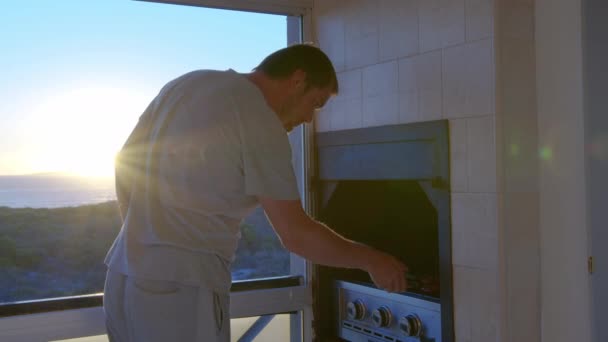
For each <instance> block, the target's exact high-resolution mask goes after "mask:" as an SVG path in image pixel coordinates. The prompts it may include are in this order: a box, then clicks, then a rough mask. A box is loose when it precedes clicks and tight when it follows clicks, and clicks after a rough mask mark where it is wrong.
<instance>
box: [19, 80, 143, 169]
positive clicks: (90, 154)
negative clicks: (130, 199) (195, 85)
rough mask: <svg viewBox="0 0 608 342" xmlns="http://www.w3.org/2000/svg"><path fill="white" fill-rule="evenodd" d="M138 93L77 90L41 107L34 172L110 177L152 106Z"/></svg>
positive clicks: (33, 126)
mask: <svg viewBox="0 0 608 342" xmlns="http://www.w3.org/2000/svg"><path fill="white" fill-rule="evenodd" d="M147 100H148V99H147V98H146V97H145V96H143V95H142V94H138V93H137V92H135V91H134V90H129V89H119V88H110V87H86V86H84V87H78V88H75V89H70V90H66V91H63V92H60V93H58V94H57V95H56V96H54V97H52V98H49V99H47V100H46V101H43V102H42V103H40V105H39V107H38V108H36V110H35V113H33V115H32V118H35V120H33V121H31V122H29V124H28V126H29V128H28V129H29V132H27V134H28V136H30V137H32V141H31V142H32V146H36V148H35V149H32V150H31V151H29V153H28V154H29V156H30V158H29V160H30V165H27V166H28V167H26V169H30V170H31V171H32V172H57V171H60V172H68V173H73V174H78V175H81V176H111V175H112V174H113V169H114V156H115V155H116V153H117V152H118V151H119V149H120V147H121V146H122V144H123V143H124V140H125V139H126V138H127V136H128V134H129V132H130V130H131V129H132V128H133V126H134V125H135V123H136V121H137V118H138V117H139V115H140V114H141V112H143V110H144V109H145V107H146V105H147Z"/></svg>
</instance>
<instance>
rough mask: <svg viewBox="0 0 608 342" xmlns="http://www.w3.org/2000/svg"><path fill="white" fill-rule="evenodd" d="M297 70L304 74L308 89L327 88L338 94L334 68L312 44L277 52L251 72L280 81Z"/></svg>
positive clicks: (292, 46)
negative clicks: (254, 71)
mask: <svg viewBox="0 0 608 342" xmlns="http://www.w3.org/2000/svg"><path fill="white" fill-rule="evenodd" d="M298 69H300V70H302V71H304V72H305V73H306V84H307V85H308V86H309V87H316V88H325V87H328V86H329V87H331V88H332V92H333V93H335V94H337V93H338V79H337V78H336V70H335V69H334V66H333V65H332V64H331V61H330V60H329V57H327V55H326V54H325V53H324V52H323V51H321V49H319V48H318V47H316V46H313V45H312V44H308V43H304V44H295V45H291V46H288V47H286V48H283V49H280V50H277V51H275V52H273V53H271V54H270V55H268V56H267V57H266V58H264V60H263V61H262V63H260V65H258V66H257V67H255V68H254V69H253V70H256V71H262V72H263V73H265V74H266V75H268V77H270V78H273V79H282V78H286V77H289V76H290V75H291V74H293V72H294V71H296V70H298Z"/></svg>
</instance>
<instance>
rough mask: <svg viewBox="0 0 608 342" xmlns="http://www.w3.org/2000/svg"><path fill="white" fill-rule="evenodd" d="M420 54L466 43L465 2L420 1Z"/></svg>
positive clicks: (461, 0) (447, 0)
mask: <svg viewBox="0 0 608 342" xmlns="http://www.w3.org/2000/svg"><path fill="white" fill-rule="evenodd" d="M418 16H419V22H420V26H419V27H420V52H426V51H430V50H435V49H439V48H444V47H447V46H452V45H457V44H461V43H463V42H464V41H465V8H464V0H423V1H419V7H418Z"/></svg>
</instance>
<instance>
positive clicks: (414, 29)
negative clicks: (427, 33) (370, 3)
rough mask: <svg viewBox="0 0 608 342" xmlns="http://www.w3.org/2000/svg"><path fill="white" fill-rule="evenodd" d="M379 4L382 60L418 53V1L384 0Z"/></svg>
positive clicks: (380, 52) (380, 55) (380, 53)
mask: <svg viewBox="0 0 608 342" xmlns="http://www.w3.org/2000/svg"><path fill="white" fill-rule="evenodd" d="M379 5H380V8H379V11H380V12H379V18H381V20H379V24H380V36H379V39H380V41H379V57H380V60H381V61H385V60H390V59H395V58H398V57H403V56H410V55H414V54H416V53H418V1H417V0H382V1H380V2H379Z"/></svg>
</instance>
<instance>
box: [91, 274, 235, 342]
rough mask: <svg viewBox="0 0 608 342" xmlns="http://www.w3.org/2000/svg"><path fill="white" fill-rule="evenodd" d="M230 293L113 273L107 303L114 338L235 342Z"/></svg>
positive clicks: (108, 280) (132, 341)
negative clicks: (231, 320) (231, 337)
mask: <svg viewBox="0 0 608 342" xmlns="http://www.w3.org/2000/svg"><path fill="white" fill-rule="evenodd" d="M229 299H230V297H229V294H218V293H216V292H214V291H211V290H208V289H205V288H202V287H194V286H186V285H182V284H179V283H175V282H169V281H157V280H146V279H138V278H133V277H129V276H125V275H123V274H120V273H115V272H112V271H108V273H107V276H106V284H105V289H104V298H103V306H104V312H105V316H106V327H107V331H108V337H109V339H110V341H111V342H190V341H192V342H199V341H201V342H202V341H204V342H229V341H230V317H229V311H228V310H229Z"/></svg>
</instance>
